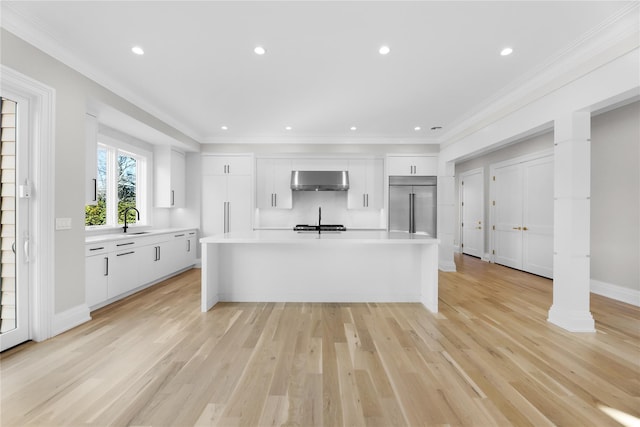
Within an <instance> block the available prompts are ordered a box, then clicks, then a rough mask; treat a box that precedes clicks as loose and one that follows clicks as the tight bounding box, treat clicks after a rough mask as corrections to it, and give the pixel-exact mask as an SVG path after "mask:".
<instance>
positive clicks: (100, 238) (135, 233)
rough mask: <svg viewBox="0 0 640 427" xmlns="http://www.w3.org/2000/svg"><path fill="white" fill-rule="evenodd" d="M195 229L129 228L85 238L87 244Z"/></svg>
mask: <svg viewBox="0 0 640 427" xmlns="http://www.w3.org/2000/svg"><path fill="white" fill-rule="evenodd" d="M191 230H195V228H157V229H147V230H136V229H133V230H131V229H130V230H129V232H127V233H123V232H122V231H120V232H119V233H107V234H96V235H93V236H87V237H85V239H84V243H85V244H91V243H102V242H111V241H114V240H122V239H135V238H138V237H148V236H156V235H159V234H168V233H179V232H183V231H191Z"/></svg>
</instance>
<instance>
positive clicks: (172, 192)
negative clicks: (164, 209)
mask: <svg viewBox="0 0 640 427" xmlns="http://www.w3.org/2000/svg"><path fill="white" fill-rule="evenodd" d="M175 204H176V192H175V191H173V190H171V206H173V205H175Z"/></svg>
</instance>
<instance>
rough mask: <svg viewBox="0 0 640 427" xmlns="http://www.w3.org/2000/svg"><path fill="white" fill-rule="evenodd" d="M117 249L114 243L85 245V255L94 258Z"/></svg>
mask: <svg viewBox="0 0 640 427" xmlns="http://www.w3.org/2000/svg"><path fill="white" fill-rule="evenodd" d="M115 247H116V246H115V244H114V243H113V242H101V243H91V244H88V245H84V255H85V256H93V255H102V254H106V253H107V252H110V251H112V250H114V249H115Z"/></svg>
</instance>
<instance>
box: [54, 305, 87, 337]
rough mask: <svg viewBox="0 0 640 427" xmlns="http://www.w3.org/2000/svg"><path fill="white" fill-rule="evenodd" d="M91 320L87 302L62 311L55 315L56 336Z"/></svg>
mask: <svg viewBox="0 0 640 427" xmlns="http://www.w3.org/2000/svg"><path fill="white" fill-rule="evenodd" d="M89 320H91V316H90V315H89V307H87V305H86V304H80V305H78V306H75V307H73V308H70V309H69V310H65V311H63V312H62V313H56V314H54V315H53V335H52V336H56V335H58V334H61V333H63V332H65V331H68V330H69V329H73V328H75V327H76V326H78V325H81V324H83V323H84V322H88V321H89Z"/></svg>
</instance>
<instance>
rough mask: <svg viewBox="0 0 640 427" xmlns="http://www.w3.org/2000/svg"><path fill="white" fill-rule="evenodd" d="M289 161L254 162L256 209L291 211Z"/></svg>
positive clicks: (260, 160) (290, 166) (290, 167)
mask: <svg viewBox="0 0 640 427" xmlns="http://www.w3.org/2000/svg"><path fill="white" fill-rule="evenodd" d="M292 170H293V169H292V160H291V159H257V160H256V202H257V206H258V209H291V208H292V207H293V201H292V200H293V198H292V194H291V171H292Z"/></svg>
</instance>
